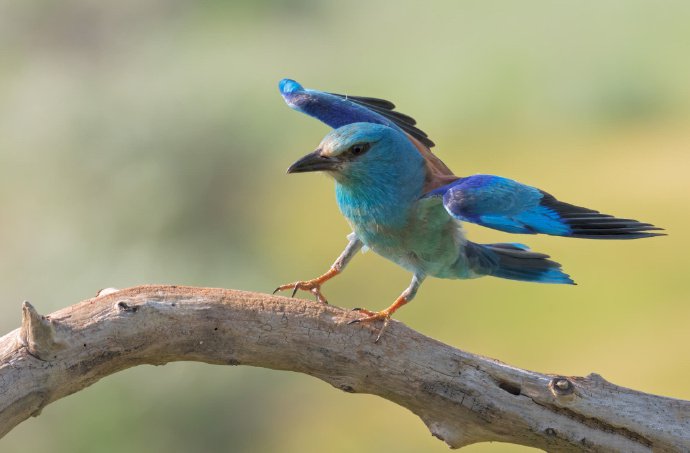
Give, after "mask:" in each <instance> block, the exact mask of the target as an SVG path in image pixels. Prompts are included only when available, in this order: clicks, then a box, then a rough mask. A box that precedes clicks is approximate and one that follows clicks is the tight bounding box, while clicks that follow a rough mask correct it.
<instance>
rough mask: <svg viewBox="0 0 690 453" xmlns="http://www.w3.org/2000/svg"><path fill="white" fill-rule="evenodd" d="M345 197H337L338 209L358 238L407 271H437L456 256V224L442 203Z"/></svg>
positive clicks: (434, 272) (430, 273) (429, 272)
mask: <svg viewBox="0 0 690 453" xmlns="http://www.w3.org/2000/svg"><path fill="white" fill-rule="evenodd" d="M345 201H346V202H341V200H340V199H339V203H338V204H339V206H340V209H341V212H342V213H343V215H344V216H345V218H346V219H347V220H348V222H349V223H350V225H351V226H352V229H353V230H354V232H355V233H356V234H357V236H358V237H359V238H360V240H361V241H362V242H363V243H364V244H365V245H366V246H367V247H369V248H370V249H371V250H373V251H374V252H376V253H377V254H379V255H381V256H383V257H385V258H388V259H390V260H391V261H393V262H395V263H397V264H398V265H400V266H402V267H404V268H406V269H408V270H410V271H413V272H417V271H423V272H425V273H427V274H429V275H435V274H438V273H439V272H440V268H442V267H446V266H448V265H449V264H450V263H451V262H453V261H455V260H456V258H457V253H458V246H457V242H458V241H457V235H456V234H455V230H456V226H455V224H454V222H453V221H452V219H451V218H450V217H449V216H448V215H447V214H446V213H445V212H444V211H443V208H442V207H441V208H440V210H437V209H431V210H430V209H425V208H422V207H420V205H419V204H418V203H417V202H416V200H411V201H409V202H407V203H402V202H395V203H392V202H390V203H375V202H372V201H371V200H345ZM446 255H447V256H446ZM437 268H438V269H437Z"/></svg>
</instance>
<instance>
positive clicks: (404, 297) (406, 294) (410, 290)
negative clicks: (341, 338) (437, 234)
mask: <svg viewBox="0 0 690 453" xmlns="http://www.w3.org/2000/svg"><path fill="white" fill-rule="evenodd" d="M425 278H426V275H424V274H422V273H416V274H414V275H413V276H412V281H411V282H410V286H408V287H407V289H405V291H403V292H402V294H401V295H400V296H398V298H397V299H395V302H393V303H392V304H391V306H390V307H388V308H386V309H385V310H381V311H378V312H375V311H369V310H366V309H363V308H357V309H356V310H357V311H360V312H362V313H364V314H366V315H367V316H365V317H364V318H360V319H355V320H354V321H350V322H349V323H348V324H355V323H360V322H373V321H378V320H383V327H381V330H379V333H378V335H377V336H376V340H375V343H378V341H379V339H380V338H381V335H383V331H384V330H386V327H388V323H389V321H390V319H391V316H392V315H393V313H395V312H396V311H397V310H398V308H400V307H402V306H403V305H405V304H406V303H408V302H409V301H411V300H412V299H414V296H415V295H416V294H417V290H418V289H419V286H420V285H421V284H422V282H423V281H424V279H425Z"/></svg>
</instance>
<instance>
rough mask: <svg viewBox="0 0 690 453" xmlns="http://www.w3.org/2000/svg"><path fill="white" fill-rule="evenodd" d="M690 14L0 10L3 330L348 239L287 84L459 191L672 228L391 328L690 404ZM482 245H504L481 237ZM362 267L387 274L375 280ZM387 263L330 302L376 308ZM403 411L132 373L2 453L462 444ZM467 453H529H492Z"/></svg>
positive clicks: (259, 382)
mask: <svg viewBox="0 0 690 453" xmlns="http://www.w3.org/2000/svg"><path fill="white" fill-rule="evenodd" d="M689 23H690V2H687V1H666V2H650V1H645V0H625V1H622V0H621V1H596V2H576V3H575V2H562V1H555V2H554V1H521V2H515V1H479V0H475V1H462V2H458V1H439V2H433V3H429V2H385V1H382V0H375V1H350V2H318V3H316V2H314V3H312V2H307V1H304V0H301V1H287V0H275V1H262V2H258V1H227V2H223V1H211V0H207V1H196V2H184V1H180V0H168V1H166V0H152V1H140V0H136V1H135V0H125V1H119V2H99V1H90V0H64V1H61V2H48V1H33V0H22V1H15V0H2V1H0V58H1V59H2V62H1V64H0V209H1V212H2V221H1V222H0V251H1V252H0V253H1V254H2V258H1V259H0V314H1V316H0V327H1V331H2V332H7V331H10V330H11V329H14V328H15V327H17V326H18V325H19V322H20V303H21V301H22V300H25V299H28V300H30V301H31V302H32V303H34V305H35V306H36V307H38V309H39V310H40V311H41V312H42V313H48V312H51V311H54V310H56V309H58V308H61V307H63V306H66V305H69V304H71V303H74V302H76V301H78V300H81V299H85V298H88V297H91V296H93V295H94V294H95V293H96V291H97V290H98V289H100V288H104V287H109V286H114V287H120V288H121V287H128V286H134V285H138V284H144V283H174V284H181V285H199V286H217V287H230V288H241V289H246V290H255V291H270V290H272V289H273V288H274V287H275V286H276V285H277V284H280V283H285V282H287V281H293V280H295V279H299V278H308V277H313V276H316V275H317V274H319V273H320V272H322V271H324V270H325V269H326V268H327V267H328V266H329V265H330V263H331V262H332V260H333V259H334V258H335V257H336V256H337V254H338V253H339V252H340V251H341V249H342V248H343V246H344V245H345V235H346V234H347V233H348V232H349V231H348V228H347V225H346V223H345V221H344V220H343V219H342V218H341V217H340V215H339V213H338V211H337V207H336V205H335V203H334V196H333V188H332V182H331V181H329V180H327V179H326V178H325V177H322V176H318V175H304V176H290V177H288V176H286V175H285V169H286V168H287V166H288V165H289V164H290V163H291V162H293V161H294V160H295V159H296V158H298V157H300V156H301V155H302V154H304V153H306V152H308V151H311V150H312V149H314V147H315V146H316V145H317V144H318V142H319V141H320V139H321V138H322V136H323V135H324V134H325V133H326V132H328V128H327V127H325V126H324V125H322V124H320V123H318V122H316V121H315V120H312V119H309V118H307V117H305V116H303V115H300V114H298V113H295V112H292V111H290V110H289V109H288V108H287V107H286V106H285V105H284V103H283V101H282V99H281V98H280V96H279V94H278V91H277V86H276V85H277V82H278V80H280V79H281V78H283V77H292V78H295V79H296V80H298V81H299V82H301V83H303V84H304V85H305V86H308V87H314V88H317V89H322V90H328V91H334V92H341V93H349V94H357V95H369V96H377V97H383V98H386V99H391V100H393V101H394V102H396V103H397V104H398V106H399V108H400V110H401V111H403V112H405V113H408V114H411V115H413V116H414V117H415V118H416V119H417V120H418V121H419V123H420V126H421V128H422V129H423V130H425V131H426V132H427V133H429V135H430V136H431V137H432V138H433V139H434V140H435V141H436V143H437V145H438V146H437V148H436V150H437V151H436V152H437V153H438V155H439V156H440V157H441V158H442V159H444V160H445V162H446V163H447V164H449V166H450V167H451V168H453V169H454V170H455V171H456V173H458V174H460V175H468V174H473V173H495V174H500V175H504V176H508V177H512V178H515V179H518V180H520V181H522V182H526V183H531V184H533V185H536V186H538V187H541V188H543V189H545V190H547V191H549V192H552V193H554V194H556V195H557V196H559V197H560V198H562V199H564V200H567V201H570V202H573V203H576V204H584V205H586V206H589V207H593V208H596V209H600V210H603V211H606V212H610V213H613V214H617V215H620V216H630V217H634V218H638V219H640V220H643V221H650V222H653V223H655V224H657V225H660V226H663V227H665V228H667V230H668V232H669V233H670V235H669V236H668V237H664V238H656V239H650V240H641V241H632V242H598V241H576V240H569V239H559V238H552V237H515V236H512V237H511V239H510V240H518V241H521V240H524V241H525V242H527V243H528V244H530V245H531V246H533V248H534V249H536V250H538V251H544V252H547V253H550V254H552V255H553V256H554V257H556V258H557V259H558V261H560V262H562V263H563V264H564V266H565V268H566V270H567V271H568V272H569V273H570V274H571V275H572V276H573V277H574V278H575V279H576V280H577V282H578V283H579V286H576V287H562V286H558V287H556V286H546V285H529V284H524V283H518V282H510V281H501V280H498V279H480V280H475V281H462V282H461V281H442V280H433V279H432V280H428V281H427V282H426V283H425V285H424V287H423V288H422V290H421V291H420V293H419V296H418V298H417V300H415V302H414V303H413V304H411V305H410V306H408V307H406V308H405V309H403V310H401V311H400V312H399V315H397V318H398V319H399V320H401V321H403V322H405V323H407V324H408V325H410V326H411V327H413V328H415V329H418V330H419V331H421V332H423V333H425V334H426V335H429V336H432V337H434V338H438V339H439V340H442V341H444V342H447V343H450V344H452V345H455V346H457V347H460V348H463V349H466V350H469V351H472V352H475V353H479V354H483V355H487V356H491V357H495V358H498V359H500V360H502V361H505V362H508V363H510V364H513V365H515V366H519V367H524V368H528V369H532V370H538V371H542V372H553V373H556V372H557V373H564V374H573V375H585V374H588V373H589V372H592V371H596V372H598V373H601V374H602V375H603V376H604V377H605V378H607V379H609V380H611V381H613V382H615V383H617V384H620V385H624V386H628V387H633V388H636V389H639V390H642V391H645V392H651V393H656V394H662V395H667V396H671V397H676V398H684V399H690V384H689V382H690V328H689V326H688V320H689V319H690V304H689V303H688V295H689V294H690V289H689V286H688V282H687V281H688V266H689V265H690V258H689V257H688V255H689V252H690V232H689V231H690V215H689V213H688V209H689V205H690V203H689V202H690V193H689V191H690V182H688V176H687V172H688V170H690V26H688V24H689ZM468 230H469V234H470V235H471V238H472V239H473V240H475V241H479V242H481V241H505V240H508V236H507V235H506V234H503V233H500V232H495V231H489V230H482V229H480V228H475V227H472V226H470V227H468ZM372 275H377V276H380V278H377V279H372V278H371V276H372ZM408 279H409V275H407V274H406V273H405V272H404V271H403V270H401V269H399V268H397V267H395V266H394V265H393V264H391V263H389V262H387V261H385V260H383V259H382V258H380V257H378V256H376V255H374V254H371V253H369V254H365V255H362V256H359V257H357V258H356V260H355V261H354V262H353V264H352V266H351V268H349V269H348V272H347V273H346V274H345V275H344V276H342V277H340V278H338V279H336V280H335V281H333V282H332V283H329V285H328V286H327V287H326V294H327V295H328V296H329V298H330V300H331V302H333V303H335V304H338V305H342V306H346V307H355V306H366V307H368V308H375V309H381V308H384V307H386V306H388V304H389V303H390V302H391V301H392V300H393V298H394V297H396V296H397V295H398V294H399V292H400V291H401V290H402V289H403V288H404V287H405V286H406V285H407V283H408ZM446 450H447V447H446V446H445V445H444V444H443V443H442V442H439V441H438V440H436V439H434V438H432V437H431V435H430V434H429V432H428V431H427V429H426V428H425V427H424V425H423V423H422V422H421V421H420V420H418V419H417V418H416V417H415V416H414V415H412V414H411V413H408V412H407V411H405V410H403V409H401V408H399V407H396V406H395V405H393V404H392V403H389V402H387V401H384V400H382V399H379V398H376V397H373V396H369V395H348V394H345V393H343V392H340V391H338V390H335V389H333V388H331V387H330V386H328V385H327V384H325V383H322V382H321V381H318V380H316V379H314V378H311V377H308V376H303V375H296V374H292V373H286V372H275V371H270V370H263V369H254V368H249V367H232V368H231V367H214V366H209V365H202V364H194V363H177V364H169V365H166V366H164V367H149V366H142V367H138V368H135V369H131V370H127V371H125V372H122V373H118V374H116V375H114V376H111V377H108V378H106V379H103V380H102V381H100V382H98V383H97V384H96V385H94V386H92V387H90V388H88V389H86V390H85V391H82V392H79V393H78V394H75V395H73V396H70V397H68V398H66V399H63V400H60V401H58V402H56V403H54V404H51V405H50V406H48V407H47V408H46V409H45V410H44V411H43V414H42V415H41V416H40V417H38V418H34V419H31V420H28V421H26V422H24V423H22V424H21V425H19V426H18V427H17V428H16V429H15V430H14V431H12V432H11V433H10V434H9V435H8V436H7V437H5V438H4V439H3V440H2V441H0V451H3V452H18V451H51V452H125V451H126V452H191V451H205V452H226V451H237V452H276V451H280V452H320V451H332V452H352V451H398V452H418V451H429V452H432V451H439V452H440V451H446ZM464 451H467V452H488V451H491V452H522V451H530V449H528V448H525V447H518V446H511V445H506V444H498V443H494V444H481V445H475V446H471V447H468V448H467V449H466V450H464Z"/></svg>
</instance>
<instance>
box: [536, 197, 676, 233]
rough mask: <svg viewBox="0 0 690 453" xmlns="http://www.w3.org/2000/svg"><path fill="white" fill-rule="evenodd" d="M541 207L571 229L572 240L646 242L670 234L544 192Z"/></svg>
mask: <svg viewBox="0 0 690 453" xmlns="http://www.w3.org/2000/svg"><path fill="white" fill-rule="evenodd" d="M542 195H543V196H542V199H541V205H542V206H545V207H547V208H549V209H551V210H552V211H553V212H555V213H556V214H558V216H559V217H560V220H561V222H563V223H564V224H565V225H567V226H568V227H570V229H571V233H570V234H569V235H568V236H569V237H574V238H581V239H642V238H651V237H656V236H666V233H654V232H653V231H663V230H664V229H663V228H660V227H657V226H655V225H653V224H651V223H646V222H640V221H638V220H634V219H624V218H619V217H614V216H612V215H610V214H603V213H601V212H599V211H595V210H594V209H588V208H583V207H581V206H576V205H573V204H570V203H564V202H562V201H559V200H557V199H556V198H555V197H554V196H553V195H551V194H548V193H546V192H543V191H542Z"/></svg>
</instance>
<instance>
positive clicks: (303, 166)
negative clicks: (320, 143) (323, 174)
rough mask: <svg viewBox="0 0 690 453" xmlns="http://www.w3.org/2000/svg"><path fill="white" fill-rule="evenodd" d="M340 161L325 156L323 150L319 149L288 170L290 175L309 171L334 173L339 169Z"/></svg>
mask: <svg viewBox="0 0 690 453" xmlns="http://www.w3.org/2000/svg"><path fill="white" fill-rule="evenodd" d="M338 164H339V161H338V159H335V158H333V157H329V156H324V155H322V154H321V150H320V149H317V150H316V151H314V152H313V153H309V154H307V155H306V156H304V157H302V158H301V159H299V160H298V161H297V162H295V163H294V164H292V165H290V168H288V169H287V172H288V173H306V172H308V171H333V170H336V169H337V167H338Z"/></svg>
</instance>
